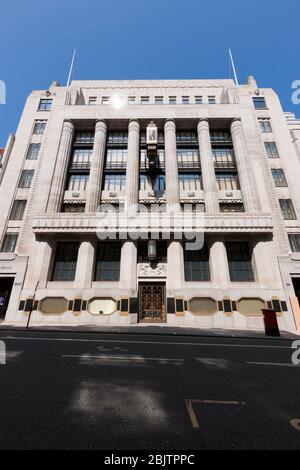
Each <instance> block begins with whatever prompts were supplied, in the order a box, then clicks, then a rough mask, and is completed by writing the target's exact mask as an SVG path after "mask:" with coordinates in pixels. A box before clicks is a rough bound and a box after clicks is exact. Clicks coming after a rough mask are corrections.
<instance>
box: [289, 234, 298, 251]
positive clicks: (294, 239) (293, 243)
mask: <svg viewBox="0 0 300 470" xmlns="http://www.w3.org/2000/svg"><path fill="white" fill-rule="evenodd" d="M289 241H290V245H291V249H292V251H293V252H294V253H296V252H300V233H291V234H289Z"/></svg>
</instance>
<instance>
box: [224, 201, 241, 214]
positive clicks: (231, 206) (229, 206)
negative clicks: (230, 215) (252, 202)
mask: <svg viewBox="0 0 300 470" xmlns="http://www.w3.org/2000/svg"><path fill="white" fill-rule="evenodd" d="M220 211H221V212H244V204H243V203H242V202H232V203H227V202H220Z"/></svg>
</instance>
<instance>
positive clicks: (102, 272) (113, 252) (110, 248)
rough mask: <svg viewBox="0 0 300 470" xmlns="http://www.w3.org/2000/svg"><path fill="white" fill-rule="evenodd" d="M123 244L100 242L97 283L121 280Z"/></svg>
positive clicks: (97, 260) (96, 274)
mask: <svg viewBox="0 0 300 470" xmlns="http://www.w3.org/2000/svg"><path fill="white" fill-rule="evenodd" d="M120 261H121V242H100V243H98V246H97V257H96V268H95V281H118V280H119V278H120Z"/></svg>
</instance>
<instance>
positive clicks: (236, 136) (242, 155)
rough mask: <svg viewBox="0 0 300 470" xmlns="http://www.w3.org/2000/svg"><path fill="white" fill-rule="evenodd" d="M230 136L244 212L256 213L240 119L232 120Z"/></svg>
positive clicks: (251, 178) (253, 190)
mask: <svg viewBox="0 0 300 470" xmlns="http://www.w3.org/2000/svg"><path fill="white" fill-rule="evenodd" d="M231 136H232V142H233V148H234V155H235V160H236V164H237V169H238V175H239V181H240V184H241V191H242V198H243V201H244V204H245V210H246V211H248V212H257V211H258V210H259V207H258V200H257V195H256V187H255V182H254V180H253V173H252V169H251V165H250V162H249V157H248V153H247V147H246V142H245V136H244V131H243V126H242V122H241V120H240V119H234V120H233V121H232V123H231Z"/></svg>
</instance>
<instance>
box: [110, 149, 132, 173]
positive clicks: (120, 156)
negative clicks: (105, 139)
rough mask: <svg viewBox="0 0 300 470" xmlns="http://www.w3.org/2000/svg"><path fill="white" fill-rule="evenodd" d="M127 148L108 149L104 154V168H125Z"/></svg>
mask: <svg viewBox="0 0 300 470" xmlns="http://www.w3.org/2000/svg"><path fill="white" fill-rule="evenodd" d="M126 162H127V148H126V149H124V148H108V149H107V152H106V168H108V169H112V168H126Z"/></svg>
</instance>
